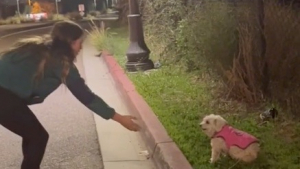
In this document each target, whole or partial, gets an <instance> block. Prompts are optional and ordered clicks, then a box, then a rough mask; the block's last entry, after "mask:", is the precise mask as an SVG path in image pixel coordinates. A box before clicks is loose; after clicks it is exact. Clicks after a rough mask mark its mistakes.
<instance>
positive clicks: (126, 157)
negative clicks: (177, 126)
mask: <svg viewBox="0 0 300 169" xmlns="http://www.w3.org/2000/svg"><path fill="white" fill-rule="evenodd" d="M82 52H83V67H84V73H85V77H86V83H87V85H88V86H89V87H90V88H91V90H92V91H93V92H94V93H95V94H97V95H98V96H100V97H101V98H102V99H104V100H105V101H106V102H107V103H108V104H109V105H110V106H111V107H113V108H115V109H116V111H117V112H119V113H120V114H129V112H128V109H127V107H126V106H125V103H124V101H123V100H122V98H121V97H120V95H119V92H118V89H117V88H116V87H115V85H114V80H113V78H112V77H111V75H110V74H109V71H108V68H107V66H106V64H105V62H104V61H103V60H102V58H99V57H96V56H95V55H96V54H98V53H99V52H98V51H97V50H96V49H95V48H94V47H93V46H92V45H91V43H90V41H89V39H87V40H85V42H84V45H83V51H82ZM94 118H95V122H96V127H97V133H98V137H99V144H100V149H101V154H102V158H103V163H104V166H105V169H155V167H154V164H153V162H152V160H151V159H147V157H146V155H145V154H141V152H143V151H145V150H146V148H145V147H146V146H145V145H144V142H143V141H142V138H141V136H140V133H134V132H130V131H128V130H127V129H125V128H123V127H122V126H121V125H120V124H118V123H116V122H114V121H112V120H108V121H107V120H104V119H102V118H101V117H99V116H97V115H96V114H95V115H94Z"/></svg>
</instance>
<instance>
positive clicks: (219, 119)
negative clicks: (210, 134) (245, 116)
mask: <svg viewBox="0 0 300 169" xmlns="http://www.w3.org/2000/svg"><path fill="white" fill-rule="evenodd" d="M226 124H227V121H226V120H225V119H223V117H221V116H219V115H217V116H216V118H215V119H214V125H215V130H216V131H220V130H221V129H222V128H223V126H224V125H226Z"/></svg>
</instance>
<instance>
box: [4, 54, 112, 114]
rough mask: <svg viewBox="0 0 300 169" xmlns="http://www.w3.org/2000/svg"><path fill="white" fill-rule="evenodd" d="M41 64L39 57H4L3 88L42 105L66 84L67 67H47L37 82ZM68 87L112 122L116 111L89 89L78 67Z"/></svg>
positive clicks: (74, 67) (53, 65) (71, 69)
mask: <svg viewBox="0 0 300 169" xmlns="http://www.w3.org/2000/svg"><path fill="white" fill-rule="evenodd" d="M39 61H40V59H38V58H37V57H25V56H20V55H18V56H16V55H13V56H7V57H2V58H1V59H0V86H1V87H3V88H5V89H7V90H10V91H12V92H13V93H15V94H16V95H17V96H19V97H20V98H21V99H23V100H24V101H26V103H27V104H28V105H31V104H37V103H42V102H43V101H44V99H45V98H46V97H47V96H49V95H50V94H51V93H52V92H53V91H54V90H56V89H57V88H58V87H59V86H60V85H61V84H62V81H61V74H62V68H63V67H62V64H61V63H60V62H53V64H47V66H46V67H45V72H44V76H43V78H42V79H41V80H39V81H37V82H35V80H34V75H35V73H36V70H37V68H38V63H39ZM66 86H67V87H68V89H69V90H70V91H71V93H72V94H73V95H74V96H75V97H76V98H77V99H78V100H79V101H80V102H81V103H82V104H84V105H85V106H86V107H87V108H89V109H90V110H92V111H93V112H95V113H96V114H98V115H100V116H101V117H102V118H104V119H110V118H112V117H113V115H114V114H115V110H114V109H113V108H111V107H110V106H108V105H107V104H106V103H105V102H104V101H103V100H102V99H101V98H100V97H98V96H97V95H95V94H94V93H93V92H92V91H91V90H90V89H89V88H88V86H87V85H86V84H85V82H84V80H83V78H81V76H80V74H79V71H78V69H77V68H76V66H75V65H74V64H73V65H72V66H71V68H70V71H69V74H68V76H67V78H66ZM102 87H103V86H102Z"/></svg>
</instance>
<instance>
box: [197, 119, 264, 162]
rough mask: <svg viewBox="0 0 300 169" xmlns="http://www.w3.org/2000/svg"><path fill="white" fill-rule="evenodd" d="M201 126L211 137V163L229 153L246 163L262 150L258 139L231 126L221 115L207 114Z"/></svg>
mask: <svg viewBox="0 0 300 169" xmlns="http://www.w3.org/2000/svg"><path fill="white" fill-rule="evenodd" d="M200 127H201V128H202V130H203V132H204V133H205V134H206V135H207V136H208V137H210V138H211V159H210V162H211V163H214V162H216V161H217V160H219V158H220V155H221V154H224V155H227V154H229V156H230V157H231V158H233V159H236V160H241V161H243V162H246V163H250V162H252V161H254V160H255V159H256V158H257V155H258V152H259V151H260V146H259V141H258V139H257V138H255V137H254V136H252V135H250V134H248V133H245V132H243V131H240V130H237V129H235V128H233V127H231V126H229V125H228V124H227V121H226V120H225V119H223V118H222V117H221V116H220V115H215V114H211V115H208V116H205V117H204V118H203V120H202V122H200Z"/></svg>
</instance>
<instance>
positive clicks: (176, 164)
mask: <svg viewBox="0 0 300 169" xmlns="http://www.w3.org/2000/svg"><path fill="white" fill-rule="evenodd" d="M102 57H103V59H104V61H105V62H106V64H107V67H108V69H109V71H110V73H111V75H112V77H113V79H114V81H115V85H116V86H117V87H118V89H119V91H120V92H121V94H122V96H123V98H124V100H125V102H126V105H127V106H128V108H129V110H130V111H131V112H132V113H133V114H134V115H136V116H137V117H138V118H139V119H140V121H141V122H142V124H141V126H142V128H143V130H142V132H141V133H142V137H143V139H144V140H145V141H146V143H147V146H148V149H149V151H150V154H151V156H152V159H153V160H154V162H155V163H156V165H157V168H158V169H193V168H192V166H191V165H190V164H189V162H188V161H187V159H186V157H185V156H184V155H183V153H182V152H181V151H180V149H179V148H178V146H177V145H176V144H175V143H174V142H173V140H172V139H171V138H170V136H169V135H168V133H167V131H166V129H165V128H164V127H163V125H162V124H161V123H160V121H159V120H158V118H157V117H156V115H155V114H154V112H153V111H152V109H151V108H150V106H149V105H148V104H147V103H146V101H145V100H144V99H143V97H142V96H141V95H140V94H139V93H138V92H137V91H136V90H135V86H134V85H133V84H132V82H131V81H130V80H129V78H128V77H127V75H126V73H125V72H124V70H123V69H122V68H121V66H120V65H119V64H118V63H117V61H116V60H115V59H114V57H113V56H111V55H110V54H108V53H105V52H104V53H102Z"/></svg>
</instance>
